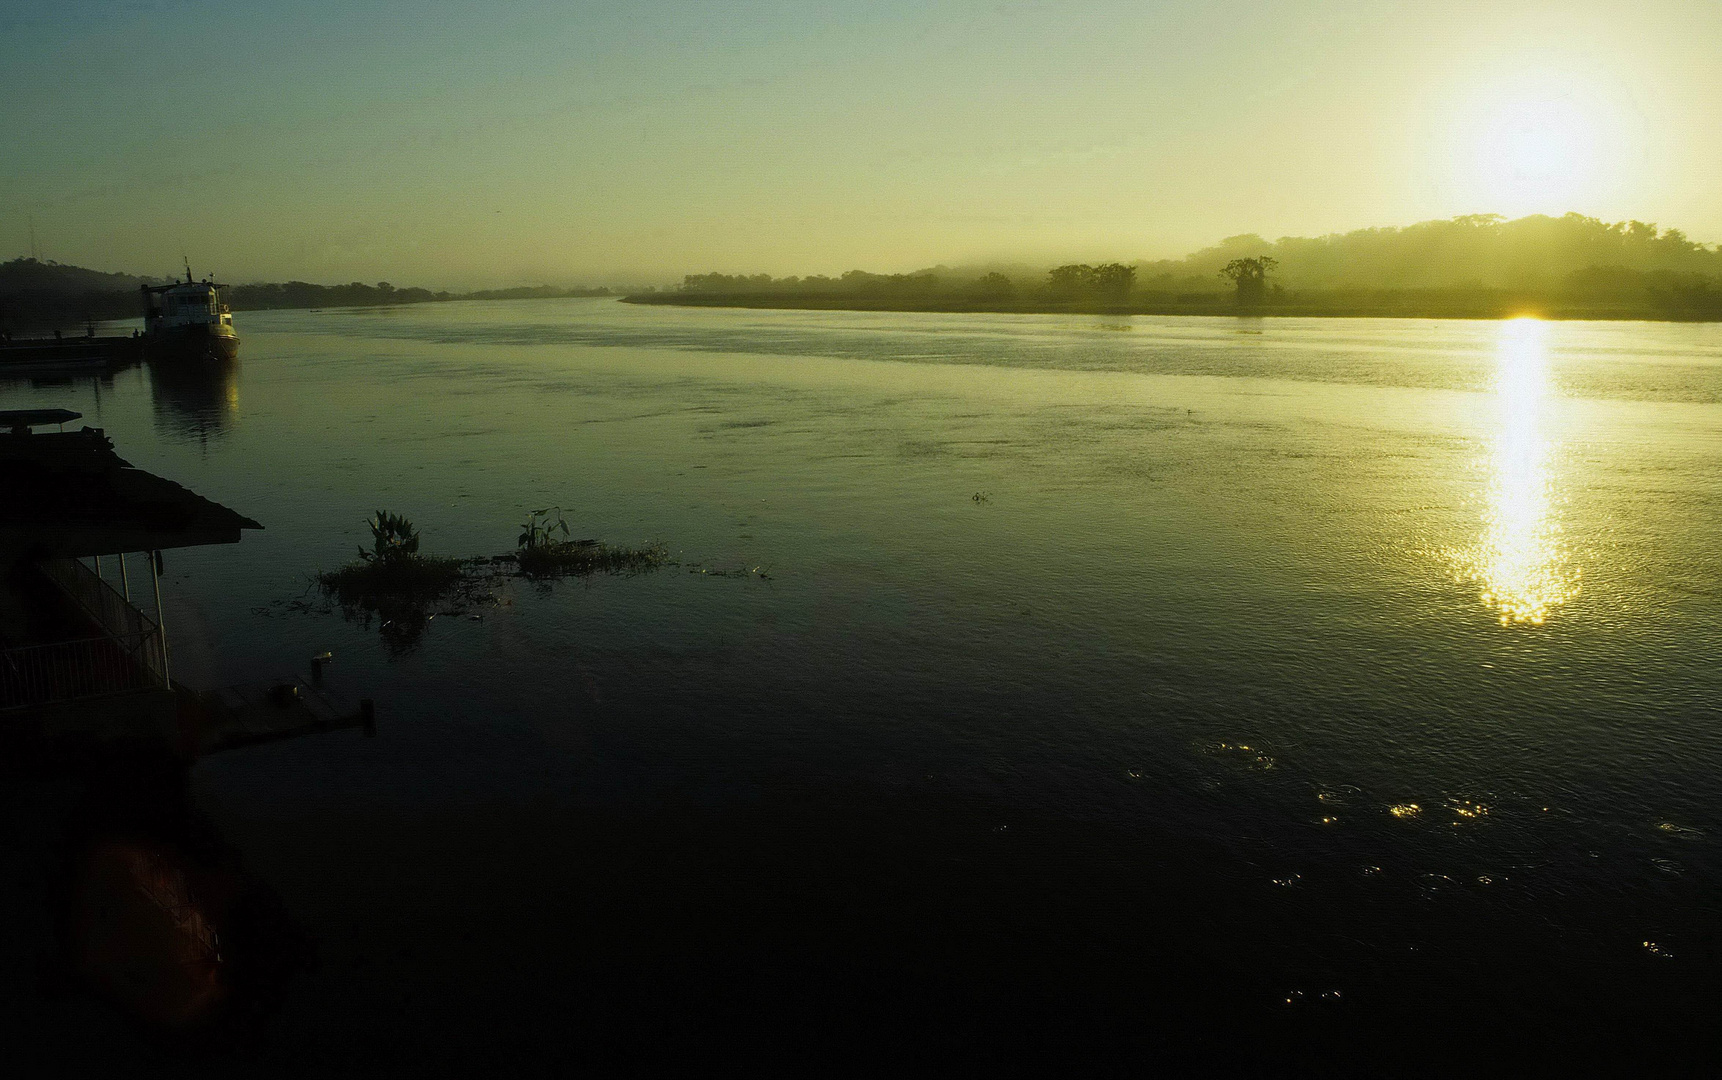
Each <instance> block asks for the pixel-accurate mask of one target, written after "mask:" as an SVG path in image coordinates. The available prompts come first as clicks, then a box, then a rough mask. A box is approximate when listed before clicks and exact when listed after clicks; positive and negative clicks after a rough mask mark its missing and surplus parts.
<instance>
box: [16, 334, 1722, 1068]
mask: <svg viewBox="0 0 1722 1080" xmlns="http://www.w3.org/2000/svg"><path fill="white" fill-rule="evenodd" d="M241 321H242V322H243V326H242V333H243V334H244V336H245V341H244V356H243V360H242V363H241V364H240V366H239V367H238V369H237V370H236V371H234V372H231V373H227V374H220V375H216V376H181V377H174V376H172V375H170V374H169V373H166V372H162V371H152V370H150V369H147V368H140V369H134V370H131V371H127V372H122V373H120V374H118V375H117V376H114V377H112V378H111V379H108V380H102V381H92V380H74V381H70V382H66V383H64V384H60V385H48V384H41V383H29V382H13V383H7V384H4V385H3V386H0V407H3V408H18V407H23V406H26V405H38V406H64V407H70V408H73V409H77V410H79V411H81V412H83V413H84V414H85V417H86V420H85V422H86V423H89V424H92V425H96V426H101V427H104V428H106V429H107V431H108V432H109V434H110V435H111V436H112V437H113V438H114V439H115V441H116V444H117V448H118V449H119V451H120V453H121V455H122V456H124V457H126V458H127V459H129V460H131V461H132V462H133V463H135V464H137V465H139V466H140V467H143V468H147V469H150V470H152V471H156V472H159V473H162V474H164V475H167V476H169V477H172V478H174V479H176V480H178V481H180V482H182V483H184V484H186V485H187V486H188V487H191V488H192V489H194V490H196V491H198V492H200V493H202V494H205V495H207V496H209V497H211V498H214V499H216V500H218V501H221V502H223V503H226V504H228V505H230V506H232V507H234V508H235V509H237V510H239V511H241V512H243V513H246V514H248V515H251V516H253V517H255V518H257V519H258V520H260V521H262V522H263V523H264V524H265V525H266V526H267V529H266V531H264V532H262V533H255V534H250V535H248V536H247V537H246V539H245V540H244V542H243V543H241V544H240V545H238V546H237V547H226V548H213V549H204V550H198V551H183V552H169V553H168V557H167V565H168V571H169V574H168V578H167V589H168V604H169V609H168V626H169V630H170V632H171V633H172V635H173V641H174V644H175V648H176V652H175V665H176V672H175V674H176V676H178V677H179V678H181V679H182V680H184V681H187V682H190V683H192V684H194V685H204V686H213V685H218V684H223V683H236V682H255V681H259V680H265V679H270V678H273V677H275V676H277V675H290V674H293V673H296V672H297V673H304V672H305V671H306V664H307V661H308V659H309V658H310V657H311V656H312V655H314V654H316V653H320V652H323V651H324V650H332V651H333V652H334V654H335V657H336V660H335V663H334V665H333V666H332V667H331V668H330V669H329V682H330V684H331V685H332V686H333V687H334V689H336V690H338V691H341V692H344V693H348V694H350V695H353V696H359V695H368V696H371V697H374V698H375V699H377V701H378V703H379V717H380V728H381V730H380V733H379V735H378V737H377V738H376V739H374V740H365V739H362V738H359V737H357V736H356V735H353V734H350V733H349V734H336V735H328V736H321V737H314V738H306V739H302V740H299V741H296V742H292V743H284V744H276V745H272V746H265V747H259V748H255V749H252V750H248V751H243V752H236V753H230V754H226V755H222V756H219V757H217V758H212V759H207V760H205V761H203V762H201V763H199V764H198V765H197V766H196V767H195V768H194V769H193V770H192V773H191V775H190V778H189V794H190V799H191V803H192V805H193V806H194V807H195V808H196V810H197V811H199V812H200V813H201V815H202V817H203V818H204V819H205V820H206V821H207V822H208V824H209V826H210V827H211V828H213V829H214V830H215V831H216V832H218V833H219V834H220V836H221V837H223V838H224V839H225V841H226V842H227V843H228V844H230V845H232V847H233V848H234V849H235V850H237V851H238V852H240V853H242V855H243V859H244V862H245V865H246V867H247V870H248V872H249V873H250V874H252V875H254V876H255V877H256V878H257V879H258V880H260V881H262V882H265V883H267V887H268V888H269V889H270V890H271V891H272V894H273V895H274V896H275V897H277V898H278V900H279V906H280V909H281V910H282V911H283V912H285V918H287V919H288V920H290V921H291V923H292V925H293V927H294V928H295V933H299V934H301V935H302V937H303V939H304V941H306V942H308V943H309V944H308V946H307V950H308V954H309V955H314V963H313V962H312V961H310V960H307V961H306V963H305V965H304V968H303V970H302V971H300V972H299V974H297V975H296V976H295V977H294V978H292V980H291V981H290V982H289V983H288V984H287V985H286V988H285V990H284V992H283V996H281V997H280V1000H279V1001H278V1002H275V1003H272V1004H271V1006H270V1008H271V1013H270V1015H269V1017H268V1018H267V1020H266V1022H265V1023H264V1024H263V1025H262V1026H261V1028H259V1029H258V1030H257V1031H255V1032H253V1033H252V1034H251V1035H249V1036H248V1037H247V1038H246V1040H244V1045H243V1046H242V1047H240V1048H237V1049H235V1048H233V1047H232V1046H224V1048H222V1049H220V1050H219V1051H217V1050H187V1049H186V1048H184V1047H175V1048H171V1049H162V1048H160V1047H159V1046H156V1045H155V1043H154V1042H153V1041H152V1040H151V1039H149V1038H147V1037H145V1036H142V1035H140V1034H139V1033H138V1032H137V1030H136V1029H135V1028H134V1027H132V1026H129V1025H128V1024H127V1023H125V1022H124V1021H122V1020H120V1019H118V1018H117V1016H116V1015H115V1014H113V1013H112V1011H111V1010H108V1009H107V1008H106V1007H105V1006H101V1005H99V1004H96V1003H94V1002H92V1001H89V1000H86V999H84V998H80V997H78V996H77V995H75V994H74V995H72V996H71V997H70V998H64V997H57V998H54V999H53V1000H51V1001H49V1000H38V998H37V997H35V996H33V995H32V994H31V993H30V992H28V986H27V985H25V984H27V983H28V979H27V978H25V977H24V976H20V977H19V983H18V986H15V987H14V988H13V989H12V991H11V992H10V995H11V998H10V999H11V1000H14V1001H16V1003H17V1005H16V1008H15V1010H14V1012H13V1015H14V1016H15V1017H20V1018H23V1019H22V1020H21V1021H20V1022H21V1023H23V1024H24V1025H25V1027H26V1028H27V1029H28V1033H29V1034H28V1038H29V1039H30V1040H33V1041H37V1042H38V1043H39V1044H40V1045H42V1046H44V1047H51V1048H54V1049H55V1051H56V1052H58V1053H62V1054H65V1055H68V1056H69V1057H68V1060H71V1061H91V1062H103V1063H107V1062H112V1061H116V1060H119V1061H125V1060H132V1058H131V1057H130V1056H131V1055H134V1054H142V1055H144V1056H145V1059H146V1060H158V1059H159V1060H165V1061H179V1060H181V1059H180V1058H179V1057H175V1056H174V1055H184V1054H188V1053H194V1054H203V1055H204V1056H203V1057H202V1058H200V1059H199V1060H214V1061H216V1062H217V1063H222V1064H229V1065H231V1064H233V1063H235V1062H238V1063H242V1064H243V1067H246V1068H252V1067H271V1068H286V1067H291V1068H297V1069H301V1070H305V1071H306V1072H310V1071H312V1070H317V1071H329V1070H334V1071H341V1070H346V1069H355V1070H360V1071H375V1070H376V1069H385V1068H386V1069H403V1068H404V1069H413V1070H421V1071H422V1070H439V1069H446V1068H455V1067H459V1068H466V1069H479V1068H495V1067H499V1066H501V1065H504V1064H507V1065H515V1066H520V1067H530V1068H533V1069H543V1068H544V1067H545V1066H547V1065H550V1066H561V1067H564V1068H576V1067H583V1066H584V1067H590V1068H592V1069H594V1070H596V1071H598V1072H600V1073H613V1072H617V1071H628V1070H632V1071H642V1072H652V1071H657V1070H659V1069H661V1068H666V1067H669V1066H670V1065H672V1064H676V1063H682V1064H685V1063H688V1062H690V1061H692V1062H700V1061H704V1062H709V1063H713V1067H715V1063H718V1062H725V1063H737V1062H740V1063H745V1064H746V1065H748V1066H749V1067H751V1068H753V1069H755V1070H756V1071H757V1070H771V1069H777V1068H784V1069H789V1070H793V1071H797V1072H802V1073H804V1074H824V1073H831V1072H835V1073H845V1072H863V1073H865V1072H873V1071H877V1070H881V1069H884V1068H891V1069H895V1070H897V1071H903V1070H905V1069H909V1068H925V1067H930V1066H939V1067H943V1068H945V1069H947V1070H956V1071H960V1072H974V1071H983V1070H991V1071H998V1070H1004V1071H1012V1070H1015V1069H1019V1068H1035V1069H1037V1070H1043V1069H1048V1070H1049V1069H1053V1068H1057V1067H1059V1066H1060V1065H1066V1066H1068V1065H1070V1064H1071V1063H1074V1062H1094V1061H1098V1062H1102V1063H1111V1064H1118V1065H1127V1066H1129V1067H1131V1068H1132V1069H1134V1070H1136V1071H1141V1070H1142V1069H1144V1068H1152V1067H1153V1066H1155V1065H1161V1066H1165V1067H1168V1068H1170V1069H1173V1070H1176V1071H1215V1070H1221V1069H1232V1068H1238V1067H1247V1068H1252V1069H1256V1070H1259V1071H1262V1072H1267V1073H1279V1072H1308V1073H1316V1074H1321V1075H1351V1074H1376V1073H1384V1074H1428V1075H1436V1074H1441V1075H1445V1074H1447V1073H1448V1072H1449V1071H1450V1070H1452V1069H1454V1068H1455V1067H1461V1068H1468V1069H1480V1070H1483V1071H1519V1070H1525V1069H1530V1070H1537V1069H1540V1068H1557V1067H1566V1068H1575V1069H1578V1070H1579V1071H1584V1070H1586V1069H1588V1068H1602V1067H1605V1066H1606V1067H1609V1068H1627V1067H1634V1068H1645V1067H1651V1066H1659V1067H1663V1068H1676V1067H1679V1068H1687V1069H1693V1068H1699V1067H1701V1066H1704V1065H1707V1064H1710V1063H1711V1062H1712V1061H1713V1057H1712V1055H1713V1054H1714V1052H1715V1049H1716V1044H1715V1040H1716V1036H1715V1032H1714V1030H1713V1029H1714V1028H1715V1013H1714V1012H1713V1010H1712V1004H1713V1002H1712V999H1713V998H1714V997H1715V996H1716V991H1717V990H1718V989H1719V988H1722V979H1719V977H1718V974H1717V963H1718V961H1719V960H1722V949H1719V937H1718V931H1719V930H1722V923H1719V921H1718V915H1719V910H1722V902H1719V898H1718V897H1719V893H1718V890H1719V889H1722V711H1719V709H1718V700H1719V698H1718V694H1719V691H1722V666H1719V663H1718V661H1719V659H1722V657H1719V652H1722V649H1719V645H1722V328H1718V327H1714V326H1673V325H1659V324H1579V323H1566V324H1547V325H1545V324H1541V323H1537V322H1529V321H1517V322H1510V323H1446V322H1415V321H1385V320H1383V321H1376V320H1354V321H1339V320H1334V321H1326V320H1270V321H1262V322H1256V321H1248V320H1220V319H1214V320H1203V319H1189V320H1176V319H1156V318H1118V319H1111V318H1073V317H1060V316H987V315H960V316H949V315H894V314H856V313H840V312H796V313H772V312H759V311H722V310H675V309H666V308H635V307H629V306H626V305H622V304H618V303H615V302H611V301H604V300H597V301H588V300H578V301H541V302H518V303H497V304H478V303H461V304H447V305H438V306H422V307H407V308H399V309H392V310H378V311H370V310H357V311H325V312H279V313H253V314H247V315H244V316H243V317H242V319H241ZM547 505H559V506H560V507H561V508H562V510H563V511H564V512H565V514H566V515H567V517H568V519H569V520H570V522H571V524H572V528H573V530H574V533H575V535H577V536H590V537H597V538H601V539H604V540H607V541H611V542H623V543H636V542H641V541H647V540H661V541H663V542H664V543H665V544H666V545H667V546H668V548H669V549H670V551H671V552H672V554H673V556H674V557H675V558H676V559H677V560H678V562H679V565H677V566H672V567H670V568H667V569H664V570H660V571H658V572H656V573H653V574H649V575H645V576H638V577H629V578H602V577H601V578H597V579H594V580H592V581H591V582H589V583H586V582H580V581H563V582H560V583H557V584H554V585H549V586H536V585H532V584H527V583H523V582H516V583H514V584H513V585H511V586H509V587H507V588H504V589H501V590H500V591H498V592H497V594H496V597H495V601H494V604H493V605H492V606H487V607H484V608H482V609H480V610H478V611H474V612H471V613H464V614H458V615H457V614H449V615H445V616H443V617H440V618H437V619H435V620H434V621H432V622H431V623H430V624H429V625H428V626H426V627H424V628H423V632H422V634H420V635H417V636H416V638H415V636H414V635H413V634H412V633H405V634H403V633H402V632H401V628H399V627H394V628H387V627H379V625H378V624H377V622H373V623H372V624H371V625H369V626H365V625H362V624H360V623H356V622H349V621H346V620H344V619H343V618H342V617H341V615H339V614H338V613H329V612H321V613H319V612H318V611H315V610H311V611H307V610H304V608H305V607H307V606H310V607H312V608H315V607H316V604H315V603H314V601H315V600H316V595H315V592H314V590H313V591H310V592H308V591H307V586H308V582H309V576H310V575H311V574H312V573H313V572H314V571H316V570H318V569H319V568H322V569H328V568H333V567H335V566H337V565H339V564H340V563H342V562H344V561H346V560H347V559H348V558H349V557H350V556H351V554H352V552H353V549H354V547H355V545H356V544H357V543H359V542H362V541H366V540H368V534H367V533H366V532H365V529H364V526H363V519H364V518H365V517H366V516H367V515H368V514H369V513H370V512H371V511H373V510H374V509H377V508H379V507H381V508H384V509H388V510H393V511H397V512H400V513H404V514H406V515H408V516H409V517H411V518H412V519H413V520H414V521H415V522H416V523H417V525H418V526H419V527H420V529H421V530H422V533H423V536H424V542H425V546H426V548H427V550H430V551H435V552H440V553H445V554H459V555H464V554H487V553H495V552H503V551H508V550H511V549H512V547H513V545H514V540H515V536H516V534H517V533H518V531H519V527H518V526H519V523H520V522H521V520H522V519H523V518H524V517H525V514H526V512H527V511H528V510H531V509H535V508H540V507H544V506H547ZM296 601H297V602H296ZM304 601H312V602H313V603H311V604H309V605H307V604H306V603H304ZM473 614H482V618H481V619H475V618H473V617H471V616H472V615H473ZM380 629H381V630H384V631H390V632H386V633H379V630H380ZM34 790H35V789H27V788H26V787H18V788H16V789H15V790H14V791H13V792H12V793H11V796H10V799H11V803H10V805H11V815H12V818H13V821H14V824H13V825H12V826H11V828H12V830H13V832H14V833H17V834H19V835H22V834H23V833H24V832H27V831H28V829H27V827H26V826H24V825H20V824H17V823H18V822H22V821H26V820H36V819H38V818H41V817H42V816H43V815H44V814H47V811H44V810H43V809H42V808H41V806H40V805H38V804H40V803H41V801H42V799H41V797H38V796H36V795H32V794H31V792H32V791H34ZM32 799H34V800H35V801H34V802H32ZM31 815H35V817H34V818H32V817H31ZM49 816H51V815H49ZM26 861H27V860H26ZM19 873H20V874H23V875H24V877H25V878H28V874H29V871H28V869H27V868H26V869H23V870H20V871H19ZM25 884H28V882H27V881H26V883H25ZM20 887H21V888H22V887H24V886H20ZM238 948H239V946H238V945H235V946H234V949H236V950H237V949H238ZM17 951H18V950H14V952H17ZM26 951H27V950H26ZM235 962H238V961H237V959H236V960H235ZM19 987H22V989H20V988H19ZM140 1048H141V1049H140ZM152 1055H153V1057H152ZM233 1067H236V1068H237V1067H240V1066H239V1065H234V1066H233Z"/></svg>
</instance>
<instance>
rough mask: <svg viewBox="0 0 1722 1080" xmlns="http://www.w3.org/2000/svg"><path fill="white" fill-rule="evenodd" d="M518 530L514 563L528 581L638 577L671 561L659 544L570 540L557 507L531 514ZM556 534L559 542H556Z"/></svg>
mask: <svg viewBox="0 0 1722 1080" xmlns="http://www.w3.org/2000/svg"><path fill="white" fill-rule="evenodd" d="M520 529H521V532H520V537H519V539H518V540H517V541H516V543H517V544H518V550H516V551H515V553H514V562H515V565H516V566H517V567H519V569H520V573H521V574H522V575H524V576H526V577H529V578H539V579H542V578H555V577H568V576H586V575H589V574H600V573H601V574H640V573H645V572H647V571H649V570H656V569H657V568H658V567H660V566H664V565H666V564H668V563H669V561H670V553H669V551H668V550H667V549H666V548H665V547H664V546H663V545H662V544H648V545H647V546H645V547H638V548H630V547H613V546H611V545H609V544H601V543H599V542H598V541H596V540H570V539H568V522H567V521H565V520H563V518H562V508H561V507H559V506H549V507H545V508H544V509H542V510H534V511H532V512H531V514H530V515H529V516H528V517H527V519H526V521H525V522H524V523H522V525H521V526H520ZM558 535H560V536H561V537H562V539H557V537H558Z"/></svg>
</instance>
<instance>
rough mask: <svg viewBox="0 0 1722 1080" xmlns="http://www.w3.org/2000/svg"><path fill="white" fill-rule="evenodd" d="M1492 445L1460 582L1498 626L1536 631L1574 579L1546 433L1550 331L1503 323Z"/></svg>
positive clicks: (1460, 562) (1533, 324)
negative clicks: (1476, 528)
mask: <svg viewBox="0 0 1722 1080" xmlns="http://www.w3.org/2000/svg"><path fill="white" fill-rule="evenodd" d="M1497 361H1498V366H1497V371H1496V388H1495V402H1496V409H1497V418H1496V429H1495V436H1494V445H1493V449H1492V451H1491V455H1490V461H1489V471H1490V476H1489V488H1488V497H1487V499H1488V501H1487V506H1486V509H1485V512H1484V517H1483V523H1484V529H1483V535H1482V536H1481V537H1480V538H1479V540H1478V542H1477V543H1476V544H1475V545H1473V546H1471V547H1470V548H1467V549H1464V550H1462V551H1460V552H1458V553H1456V557H1455V564H1456V569H1457V572H1458V574H1459V576H1460V577H1461V578H1462V579H1463V580H1468V581H1471V582H1474V583H1475V584H1476V585H1477V586H1478V587H1479V589H1480V596H1481V599H1482V601H1483V604H1484V605H1485V606H1486V607H1488V608H1490V609H1491V610H1492V611H1493V612H1494V613H1495V615H1496V616H1497V617H1498V618H1499V619H1500V621H1501V625H1503V626H1511V625H1514V624H1527V625H1541V624H1542V623H1543V622H1544V621H1545V620H1546V619H1547V618H1548V617H1549V615H1550V614H1551V613H1553V612H1554V611H1555V609H1557V608H1559V607H1560V606H1562V605H1563V604H1566V603H1567V602H1569V601H1570V600H1572V599H1573V598H1574V597H1575V596H1577V595H1578V588H1579V573H1578V570H1577V569H1576V568H1575V567H1574V566H1573V565H1572V560H1571V557H1570V554H1569V553H1568V551H1567V548H1566V546H1565V543H1564V541H1563V539H1562V536H1561V527H1560V521H1559V517H1558V515H1557V513H1556V511H1555V506H1556V505H1557V504H1558V501H1559V500H1558V498H1557V496H1556V492H1555V490H1554V484H1553V480H1552V479H1551V475H1550V458H1551V456H1552V453H1553V447H1552V445H1551V443H1550V441H1549V439H1548V437H1547V436H1546V434H1545V432H1544V421H1545V411H1546V407H1547V401H1546V399H1547V395H1548V327H1547V325H1546V324H1545V323H1543V322H1542V321H1540V320H1537V319H1528V318H1526V319H1512V320H1509V321H1507V322H1505V323H1502V324H1501V335H1500V341H1499V345H1498V348H1497Z"/></svg>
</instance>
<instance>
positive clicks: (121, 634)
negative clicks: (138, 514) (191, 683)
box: [39, 559, 167, 686]
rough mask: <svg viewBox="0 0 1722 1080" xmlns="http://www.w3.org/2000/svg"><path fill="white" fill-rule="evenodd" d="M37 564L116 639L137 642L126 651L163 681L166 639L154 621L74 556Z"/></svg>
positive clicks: (164, 676)
mask: <svg viewBox="0 0 1722 1080" xmlns="http://www.w3.org/2000/svg"><path fill="white" fill-rule="evenodd" d="M39 566H40V567H41V570H42V573H44V574H46V575H47V576H48V579H49V580H50V581H52V582H54V584H56V585H58V586H59V587H60V588H61V590H63V591H64V592H65V594H66V595H67V596H69V597H70V598H71V599H72V602H73V603H75V604H77V605H78V607H79V608H81V609H82V610H83V612H84V614H86V615H88V616H89V617H90V618H91V619H93V620H94V621H95V623H96V625H97V626H99V627H100V628H101V629H103V630H105V631H107V633H108V634H109V635H111V636H112V637H113V638H114V639H115V641H116V642H118V641H127V642H130V641H134V640H135V641H137V642H138V647H136V648H133V649H131V650H130V652H131V655H132V656H133V658H134V659H135V660H136V662H137V663H138V664H140V665H142V666H143V667H145V668H147V669H149V671H150V672H151V673H152V674H153V675H154V676H155V677H156V679H157V680H158V681H159V682H160V684H161V685H164V686H165V685H166V684H167V641H166V638H165V637H164V636H163V635H162V633H161V627H159V626H157V625H156V623H155V620H153V619H151V618H150V617H149V616H148V615H145V614H144V613H143V612H141V611H139V610H138V609H137V608H136V607H134V606H133V605H132V602H131V601H130V600H127V599H126V598H125V596H123V595H122V594H121V593H120V591H119V590H118V589H116V588H114V587H113V586H112V585H109V584H108V583H107V582H106V581H104V580H102V579H101V578H100V577H99V576H97V574H96V572H95V571H94V570H91V569H90V568H89V567H88V566H85V565H84V564H83V563H82V562H80V561H79V560H77V559H50V560H48V561H46V562H43V563H40V564H39ZM145 645H148V646H149V647H147V648H146V647H144V646H145Z"/></svg>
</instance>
